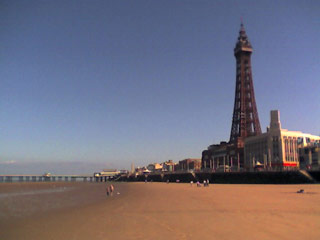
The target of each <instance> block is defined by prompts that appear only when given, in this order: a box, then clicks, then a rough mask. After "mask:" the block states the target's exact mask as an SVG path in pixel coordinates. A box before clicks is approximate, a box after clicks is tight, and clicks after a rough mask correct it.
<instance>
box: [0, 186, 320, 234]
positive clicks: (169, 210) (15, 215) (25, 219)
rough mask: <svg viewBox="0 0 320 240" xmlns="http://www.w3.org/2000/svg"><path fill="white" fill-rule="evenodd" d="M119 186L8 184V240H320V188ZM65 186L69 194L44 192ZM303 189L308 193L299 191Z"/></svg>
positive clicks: (1, 228) (4, 209)
mask: <svg viewBox="0 0 320 240" xmlns="http://www.w3.org/2000/svg"><path fill="white" fill-rule="evenodd" d="M114 185H115V194H114V195H113V196H112V197H106V194H105V186H106V183H90V182H87V183H82V182H79V183H77V182H74V183H71V182H69V183H65V182H61V183H52V182H48V183H46V182H43V183H3V184H2V185H1V188H0V212H1V213H2V214H1V216H0V239H26V240H28V239H30V240H31V239H179V240H180V239H201V240H206V239H208V240H209V239H210V240H212V239H219V240H220V239H249V240H250V239H252V240H254V239H270V240H271V239H272V240H273V239H288V240H294V239H297V240H303V239H308V240H316V239H319V237H320V205H319V202H320V185H318V184H312V185H253V184H252V185H237V184H234V185H225V184H213V185H212V184H211V185H210V186H209V187H196V186H195V185H193V186H191V185H190V184H187V183H169V184H167V183H155V182H153V183H141V182H140V183H115V184H114ZM64 188H65V191H51V192H45V193H43V191H42V193H39V191H38V190H45V189H64ZM299 189H304V193H302V194H298V193H296V192H297V190H299ZM32 191H33V193H31V192H32ZM37 191H38V193H37ZM19 192H20V193H23V192H28V193H29V195H28V194H27V195H21V194H20V195H19V194H17V193H19ZM10 193H11V195H10ZM13 193H15V194H13ZM5 194H7V195H5ZM30 209H31V210H30Z"/></svg>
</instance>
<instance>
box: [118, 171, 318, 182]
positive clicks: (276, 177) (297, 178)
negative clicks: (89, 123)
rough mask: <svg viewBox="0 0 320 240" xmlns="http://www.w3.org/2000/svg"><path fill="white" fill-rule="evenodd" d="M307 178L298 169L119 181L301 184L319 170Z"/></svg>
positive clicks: (313, 176)
mask: <svg viewBox="0 0 320 240" xmlns="http://www.w3.org/2000/svg"><path fill="white" fill-rule="evenodd" d="M309 174H310V176H311V177H312V178H313V179H312V178H310V177H309V178H308V177H307V176H305V175H304V174H302V173H301V172H299V171H282V172H227V173H224V172H221V173H205V172H199V173H165V174H148V175H138V176H134V175H131V176H122V177H121V178H119V180H120V181H146V180H147V181H148V182H150V181H153V182H177V181H179V182H190V181H193V182H197V181H200V182H203V180H207V179H208V180H209V181H210V183H224V184H301V183H315V182H320V171H312V172H309Z"/></svg>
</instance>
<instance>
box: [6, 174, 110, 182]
mask: <svg viewBox="0 0 320 240" xmlns="http://www.w3.org/2000/svg"><path fill="white" fill-rule="evenodd" d="M108 180H109V177H107V176H98V177H97V176H85V175H50V176H46V175H0V183H1V182H106V181H108Z"/></svg>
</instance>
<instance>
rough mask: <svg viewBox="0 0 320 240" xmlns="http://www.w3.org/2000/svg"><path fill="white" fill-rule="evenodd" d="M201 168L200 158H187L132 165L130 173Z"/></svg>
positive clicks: (186, 170)
mask: <svg viewBox="0 0 320 240" xmlns="http://www.w3.org/2000/svg"><path fill="white" fill-rule="evenodd" d="M200 170H201V159H200V158H187V159H183V160H181V161H179V162H177V163H175V162H173V161H172V160H168V161H166V162H163V163H150V164H148V165H147V166H145V167H137V168H134V167H132V169H131V173H136V174H148V173H163V172H190V171H200Z"/></svg>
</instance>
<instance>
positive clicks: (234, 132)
mask: <svg viewBox="0 0 320 240" xmlns="http://www.w3.org/2000/svg"><path fill="white" fill-rule="evenodd" d="M251 54H252V46H251V44H250V42H249V40H248V37H247V34H246V31H245V29H244V26H243V24H242V23H241V28H240V32H239V37H238V41H237V43H236V47H235V48H234V56H235V58H236V87H235V98H234V108H233V117H232V126H231V134H230V142H229V143H230V144H233V145H234V147H235V148H243V147H244V139H245V138H246V137H250V136H256V135H259V134H261V128H260V122H259V116H258V111H257V105H256V101H255V97H254V89H253V81H252V72H251Z"/></svg>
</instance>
